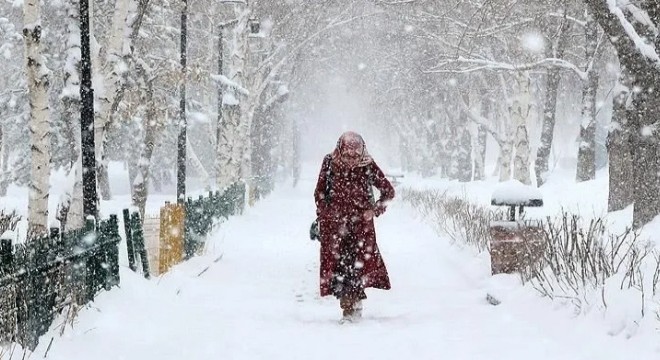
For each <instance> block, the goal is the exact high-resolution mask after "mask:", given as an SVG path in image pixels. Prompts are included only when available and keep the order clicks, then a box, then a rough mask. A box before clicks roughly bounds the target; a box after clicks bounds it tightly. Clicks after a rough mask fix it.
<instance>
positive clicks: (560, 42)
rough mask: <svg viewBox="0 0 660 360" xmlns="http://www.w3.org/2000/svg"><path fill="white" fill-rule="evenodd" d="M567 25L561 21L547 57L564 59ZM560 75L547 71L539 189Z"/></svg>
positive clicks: (551, 135) (538, 160)
mask: <svg viewBox="0 0 660 360" xmlns="http://www.w3.org/2000/svg"><path fill="white" fill-rule="evenodd" d="M567 29H568V25H567V22H566V21H563V22H562V24H561V25H560V29H559V34H558V35H557V39H555V41H554V45H553V47H552V48H551V49H550V54H548V55H549V57H555V58H558V59H562V58H563V57H564V49H565V44H566V41H565V38H566V30H567ZM560 80H561V73H560V72H559V68H556V67H552V68H550V69H548V70H547V75H546V86H545V87H546V90H545V101H544V104H543V125H542V126H541V142H540V144H539V147H538V149H537V151H536V161H535V166H534V170H535V173H536V186H537V187H540V186H541V185H543V184H544V183H545V180H546V177H547V176H548V170H549V168H548V162H549V160H550V151H551V150H552V141H553V139H554V133H555V118H556V114H557V93H558V89H559V82H560Z"/></svg>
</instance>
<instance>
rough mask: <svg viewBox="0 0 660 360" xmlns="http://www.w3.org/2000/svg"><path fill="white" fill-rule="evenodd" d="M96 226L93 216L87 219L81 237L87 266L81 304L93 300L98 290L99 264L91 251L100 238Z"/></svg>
mask: <svg viewBox="0 0 660 360" xmlns="http://www.w3.org/2000/svg"><path fill="white" fill-rule="evenodd" d="M95 227H96V226H95V223H94V219H93V218H88V219H87V220H86V221H85V232H84V235H83V236H82V239H81V240H82V248H83V249H84V250H83V256H82V263H83V264H84V265H83V266H84V267H85V286H84V296H85V297H84V300H83V303H82V304H80V305H83V304H85V303H87V302H90V301H93V300H94V293H95V292H96V279H97V274H96V272H97V266H96V264H95V262H96V256H95V255H94V254H92V253H90V251H91V247H92V246H93V244H94V243H96V242H97V241H98V240H99V239H98V238H97V234H96V229H95ZM85 255H86V256H85Z"/></svg>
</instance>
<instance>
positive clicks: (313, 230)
mask: <svg viewBox="0 0 660 360" xmlns="http://www.w3.org/2000/svg"><path fill="white" fill-rule="evenodd" d="M309 239H310V240H321V231H320V230H319V219H318V218H317V219H316V220H314V222H312V226H310V227H309Z"/></svg>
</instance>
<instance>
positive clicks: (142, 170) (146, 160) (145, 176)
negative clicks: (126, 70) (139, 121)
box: [132, 64, 160, 220]
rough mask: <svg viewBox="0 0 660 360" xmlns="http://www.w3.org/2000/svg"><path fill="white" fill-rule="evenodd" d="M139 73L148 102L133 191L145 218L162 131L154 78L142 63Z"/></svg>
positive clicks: (141, 214)
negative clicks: (151, 177) (152, 161)
mask: <svg viewBox="0 0 660 360" xmlns="http://www.w3.org/2000/svg"><path fill="white" fill-rule="evenodd" d="M137 69H138V73H139V75H140V78H142V82H141V85H142V86H143V87H144V89H145V90H146V92H145V99H144V100H145V102H146V104H147V114H146V117H145V121H144V125H143V126H144V142H143V144H142V146H141V148H142V149H141V151H140V160H139V161H138V166H137V174H136V177H135V179H134V180H133V183H132V188H133V193H132V202H133V205H134V206H137V207H138V209H139V211H140V219H142V220H144V213H145V208H146V204H147V198H148V196H149V177H150V167H151V157H152V156H153V153H154V149H155V148H156V141H157V138H158V135H159V132H160V126H159V125H160V123H159V121H158V119H157V118H156V103H155V99H154V86H153V78H152V77H151V76H149V74H148V72H147V70H146V69H144V67H143V66H141V65H140V64H138V65H137Z"/></svg>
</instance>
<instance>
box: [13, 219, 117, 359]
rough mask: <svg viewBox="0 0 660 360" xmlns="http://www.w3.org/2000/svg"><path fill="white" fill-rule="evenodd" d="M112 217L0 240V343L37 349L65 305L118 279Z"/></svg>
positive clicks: (90, 297) (89, 297)
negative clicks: (74, 227)
mask: <svg viewBox="0 0 660 360" xmlns="http://www.w3.org/2000/svg"><path fill="white" fill-rule="evenodd" d="M119 242H120V236H119V229H118V226H117V217H116V216H115V215H111V216H110V219H108V220H103V221H101V222H100V223H99V224H98V226H97V227H95V226H94V221H88V222H87V224H86V226H85V228H84V229H80V230H75V231H71V232H66V233H63V234H62V233H60V231H59V229H58V228H51V229H50V234H49V236H45V237H41V238H35V239H32V240H31V241H29V242H27V243H25V244H13V243H12V240H11V239H0V342H17V343H19V344H21V345H23V346H24V347H26V348H28V349H32V350H33V349H34V348H36V346H37V344H38V342H39V337H40V336H41V335H43V334H45V333H46V331H48V328H49V327H50V325H51V323H52V321H53V318H54V317H55V315H56V314H57V313H58V312H60V311H61V310H62V309H63V308H64V307H65V306H66V305H69V304H78V305H83V304H86V303H88V302H90V301H93V300H94V297H95V296H96V294H97V293H98V292H99V291H100V290H102V289H105V290H109V289H110V288H111V287H112V286H115V285H118V284H119V250H118V243H119Z"/></svg>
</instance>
